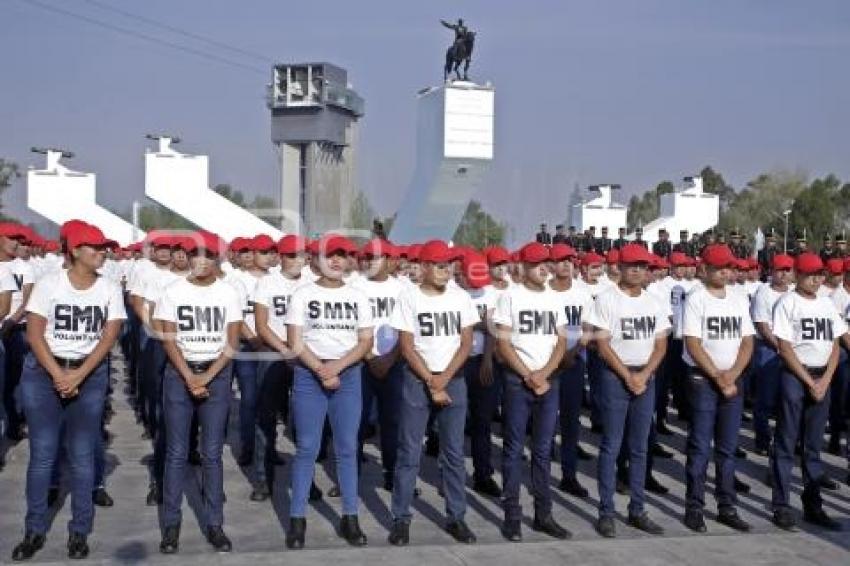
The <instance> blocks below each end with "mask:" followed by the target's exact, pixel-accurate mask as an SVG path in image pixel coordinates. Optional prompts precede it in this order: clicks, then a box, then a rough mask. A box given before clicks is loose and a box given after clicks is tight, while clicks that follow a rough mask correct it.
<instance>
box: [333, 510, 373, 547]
mask: <svg viewBox="0 0 850 566" xmlns="http://www.w3.org/2000/svg"><path fill="white" fill-rule="evenodd" d="M339 534H340V535H342V538H344V539H345V542H347V543H348V544H350V545H351V546H366V544H367V543H368V540H367V539H366V535H364V534H363V531H361V530H360V521H358V520H357V515H343V516H342V519H340V522H339Z"/></svg>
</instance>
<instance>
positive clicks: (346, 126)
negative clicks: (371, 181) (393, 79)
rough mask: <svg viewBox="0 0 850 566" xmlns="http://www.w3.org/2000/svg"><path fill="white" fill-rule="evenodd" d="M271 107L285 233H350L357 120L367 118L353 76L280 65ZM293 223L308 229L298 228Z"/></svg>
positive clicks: (323, 67)
mask: <svg viewBox="0 0 850 566" xmlns="http://www.w3.org/2000/svg"><path fill="white" fill-rule="evenodd" d="M267 105H268V107H269V110H271V138H272V143H274V144H275V146H276V147H277V149H278V153H279V157H280V169H281V183H280V206H281V209H283V211H285V212H284V214H283V218H284V221H283V223H284V226H281V229H282V230H283V231H284V232H291V233H300V234H303V235H308V236H312V235H315V234H319V233H323V232H326V231H328V230H332V229H336V228H346V227H347V224H348V220H349V217H348V215H349V211H350V209H351V204H352V200H353V198H354V194H353V193H354V183H355V146H356V143H357V136H356V134H357V120H358V119H359V118H360V117H361V116H363V113H364V103H363V99H362V98H360V96H358V94H357V93H356V92H355V91H354V90H353V89H352V88H351V85H350V84H349V83H348V73H347V72H346V71H345V69H342V68H340V67H337V66H335V65H331V64H330V63H298V64H279V65H275V66H274V67H273V69H272V83H271V85H270V86H269V91H268V99H267ZM287 211H288V212H287ZM293 218H300V219H301V222H302V223H303V224H302V226H296V225H293V224H294V222H293V221H292V220H291V219H293Z"/></svg>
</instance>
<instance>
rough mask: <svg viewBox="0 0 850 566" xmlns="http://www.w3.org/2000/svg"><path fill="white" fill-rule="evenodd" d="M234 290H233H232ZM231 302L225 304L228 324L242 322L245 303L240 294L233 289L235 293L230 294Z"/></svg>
mask: <svg viewBox="0 0 850 566" xmlns="http://www.w3.org/2000/svg"><path fill="white" fill-rule="evenodd" d="M231 289H232V288H231ZM228 294H229V300H228V302H227V303H226V304H225V317H226V321H227V322H228V323H231V322H242V319H243V317H242V305H243V301H242V300H241V297H240V296H239V293H237V292H236V290H235V289H233V292H231V293H228Z"/></svg>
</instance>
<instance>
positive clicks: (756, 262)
mask: <svg viewBox="0 0 850 566" xmlns="http://www.w3.org/2000/svg"><path fill="white" fill-rule="evenodd" d="M747 263H748V264H749V265H748V266H747V269H749V270H753V269H758V270H761V265H759V260H757V259H756V258H754V257H751V258H749V259H748V260H747Z"/></svg>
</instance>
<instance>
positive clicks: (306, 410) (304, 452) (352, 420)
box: [289, 363, 363, 518]
mask: <svg viewBox="0 0 850 566" xmlns="http://www.w3.org/2000/svg"><path fill="white" fill-rule="evenodd" d="M361 372H362V368H361V364H359V363H358V364H354V365H353V366H349V367H348V368H346V370H345V371H343V372H342V374H340V376H339V380H340V386H339V389H336V390H334V391H328V390H327V389H324V388H323V387H322V386H321V384H320V383H319V379H318V377H316V375H315V374H314V373H313V372H312V371H310V370H309V369H307V368H305V367H304V366H301V365H297V366H295V378H294V380H293V384H292V411H293V417H294V419H295V426H296V427H297V430H298V433H297V434H296V441H295V444H296V447H295V459H294V460H293V462H292V502H291V504H290V508H289V516H290V518H302V517H305V516H306V514H307V498H308V496H309V494H310V484H311V483H312V482H313V471H314V468H315V465H316V457H317V456H318V455H319V447H320V446H321V443H322V429H323V428H324V425H325V417H326V416H327V417H328V418H329V420H330V423H331V432H332V434H333V444H334V454H335V455H336V469H337V478H338V480H339V491H340V494H341V496H342V514H343V515H356V514H357V506H358V494H357V438H358V431H359V427H360V414H361V412H362V409H363V392H362V385H361V382H360V381H361V378H362V375H361Z"/></svg>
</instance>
